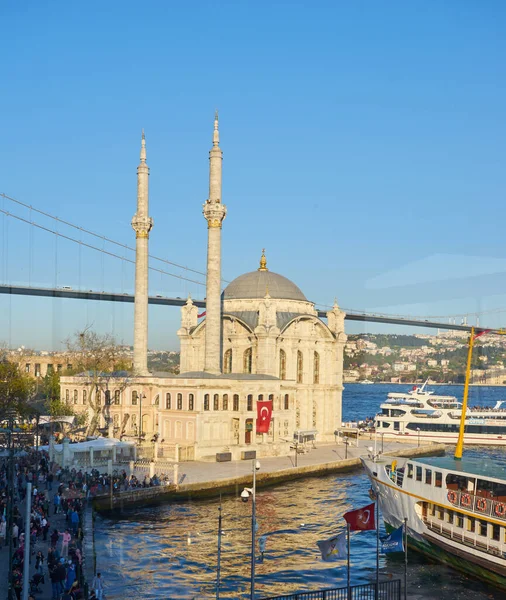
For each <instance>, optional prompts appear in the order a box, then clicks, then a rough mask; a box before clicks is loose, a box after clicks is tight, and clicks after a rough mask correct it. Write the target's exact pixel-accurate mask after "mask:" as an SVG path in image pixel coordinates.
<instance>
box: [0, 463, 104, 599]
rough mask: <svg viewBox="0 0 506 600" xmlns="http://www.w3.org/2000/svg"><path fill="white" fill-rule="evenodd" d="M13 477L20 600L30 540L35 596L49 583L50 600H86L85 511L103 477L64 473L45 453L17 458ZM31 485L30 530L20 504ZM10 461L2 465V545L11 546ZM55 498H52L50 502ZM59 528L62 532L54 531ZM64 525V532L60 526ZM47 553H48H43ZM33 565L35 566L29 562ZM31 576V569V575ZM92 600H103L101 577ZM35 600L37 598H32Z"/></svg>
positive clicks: (14, 557) (15, 589) (15, 587)
mask: <svg viewBox="0 0 506 600" xmlns="http://www.w3.org/2000/svg"><path fill="white" fill-rule="evenodd" d="M13 468H14V473H13V481H14V486H13V510H12V523H13V524H12V549H13V555H12V572H11V582H12V589H13V592H14V594H15V597H16V598H17V599H18V600H19V599H20V598H21V595H22V589H23V567H24V560H25V557H24V555H25V544H26V540H27V536H29V537H30V550H31V556H30V558H33V557H34V558H35V560H34V563H33V565H34V569H35V571H34V573H33V576H32V577H31V579H30V593H36V592H37V591H41V590H40V586H41V585H44V583H45V581H46V578H49V580H50V582H51V588H52V600H82V599H83V598H84V597H85V592H84V576H83V569H82V563H83V556H82V540H83V529H82V523H83V520H82V518H83V509H84V506H85V503H86V500H87V497H88V496H89V494H88V490H90V489H91V487H92V486H96V485H99V483H98V480H99V479H100V480H101V482H100V484H101V485H103V484H104V476H103V475H99V474H98V473H94V474H91V475H87V474H86V473H83V472H81V471H77V472H76V471H75V470H72V471H69V470H63V469H61V468H60V467H58V465H56V464H53V463H51V462H50V461H49V458H48V456H47V454H46V453H44V452H39V453H35V452H28V453H27V454H26V455H25V456H22V457H15V460H14V464H13ZM28 483H31V485H32V490H31V515H30V525H29V527H28V528H26V527H25V519H24V518H23V515H22V514H21V511H20V504H21V503H23V502H24V501H26V494H27V488H28ZM8 489H9V470H8V459H4V460H2V461H1V462H0V515H1V517H0V544H1V545H2V546H4V545H8V542H9V540H6V536H7V535H8V524H7V518H8V511H7V502H8ZM51 496H52V498H51ZM51 521H54V524H55V525H56V524H57V523H58V524H59V527H56V526H55V525H53V526H52V525H51ZM61 523H63V526H61ZM46 548H47V553H46V552H45V550H46ZM30 562H32V561H30ZM32 571H33V569H32ZM91 587H92V591H91V593H90V594H89V596H88V598H90V599H93V598H97V599H101V598H102V597H103V580H102V577H101V575H100V574H99V573H98V574H97V575H96V576H95V578H94V581H93V583H92V586H91ZM29 597H32V598H33V596H29Z"/></svg>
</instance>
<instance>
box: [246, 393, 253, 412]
mask: <svg viewBox="0 0 506 600" xmlns="http://www.w3.org/2000/svg"><path fill="white" fill-rule="evenodd" d="M247 410H253V396H252V395H251V394H249V396H248V405H247Z"/></svg>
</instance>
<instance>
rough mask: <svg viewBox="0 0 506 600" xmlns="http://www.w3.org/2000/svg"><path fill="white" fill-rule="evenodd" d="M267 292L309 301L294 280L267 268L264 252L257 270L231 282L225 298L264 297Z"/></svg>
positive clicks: (272, 295)
mask: <svg viewBox="0 0 506 600" xmlns="http://www.w3.org/2000/svg"><path fill="white" fill-rule="evenodd" d="M267 292H269V296H270V297H271V298H278V299H280V300H281V299H282V300H300V301H302V302H307V298H306V297H305V296H304V294H303V293H302V292H301V290H300V289H299V288H298V287H297V286H296V285H295V283H293V281H290V280H289V279H287V278H286V277H283V275H279V274H278V273H273V272H272V271H269V269H267V261H266V259H265V254H264V253H262V258H261V260H260V268H259V269H258V270H257V271H252V272H251V273H245V274H244V275H240V276H239V277H237V278H236V279H234V280H233V281H232V282H231V283H229V284H228V285H227V287H226V288H225V290H224V291H223V299H224V300H242V299H249V298H264V297H265V295H266V293H267Z"/></svg>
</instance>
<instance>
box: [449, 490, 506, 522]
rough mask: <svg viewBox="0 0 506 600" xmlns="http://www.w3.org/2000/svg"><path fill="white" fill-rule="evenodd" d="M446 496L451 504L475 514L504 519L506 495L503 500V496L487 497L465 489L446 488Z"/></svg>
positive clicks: (505, 516)
mask: <svg viewBox="0 0 506 600" xmlns="http://www.w3.org/2000/svg"><path fill="white" fill-rule="evenodd" d="M447 498H448V502H449V504H450V505H451V506H455V507H458V508H463V509H464V510H470V511H472V512H474V513H476V514H477V515H483V516H487V517H493V518H494V519H500V520H501V521H506V497H504V500H503V497H500V498H494V497H487V496H484V495H481V494H473V493H471V492H467V491H462V490H452V489H448V493H447Z"/></svg>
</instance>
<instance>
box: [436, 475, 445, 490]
mask: <svg viewBox="0 0 506 600" xmlns="http://www.w3.org/2000/svg"><path fill="white" fill-rule="evenodd" d="M436 487H443V474H442V473H441V472H440V471H436Z"/></svg>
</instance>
